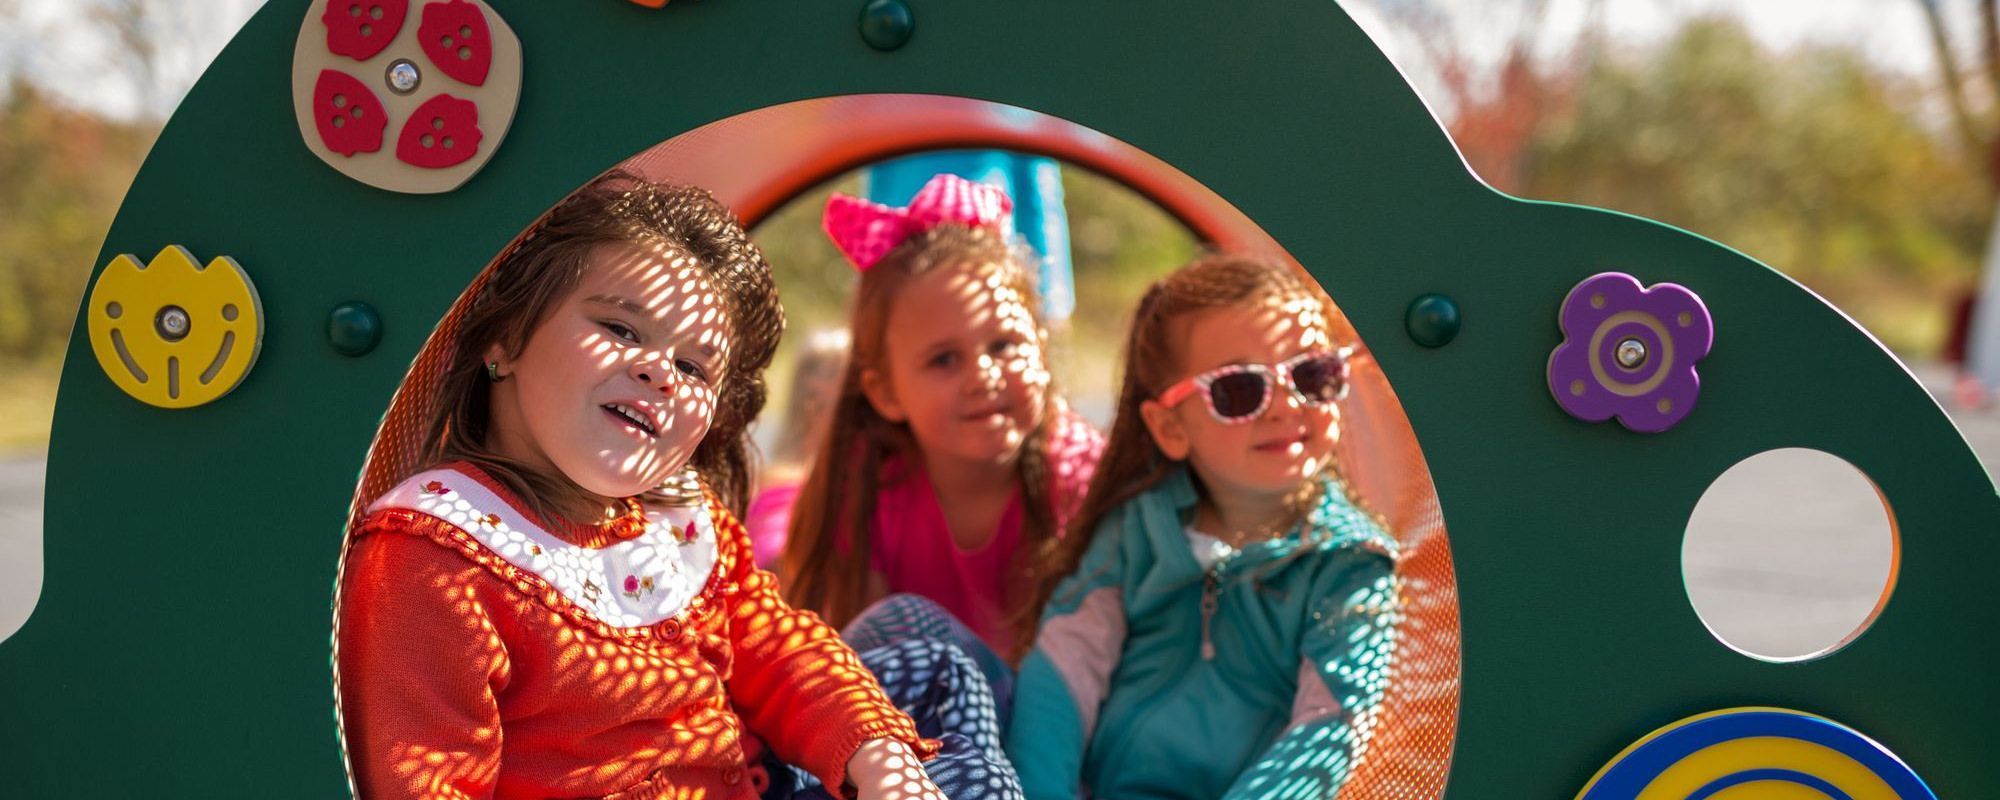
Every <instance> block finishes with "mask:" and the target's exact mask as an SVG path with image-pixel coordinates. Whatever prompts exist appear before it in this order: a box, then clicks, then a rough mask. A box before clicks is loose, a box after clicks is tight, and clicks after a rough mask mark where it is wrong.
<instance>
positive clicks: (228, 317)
mask: <svg viewBox="0 0 2000 800" xmlns="http://www.w3.org/2000/svg"><path fill="white" fill-rule="evenodd" d="M222 319H223V321H224V322H235V321H236V304H235V303H224V304H223V306H222Z"/></svg>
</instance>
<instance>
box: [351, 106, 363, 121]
mask: <svg viewBox="0 0 2000 800" xmlns="http://www.w3.org/2000/svg"><path fill="white" fill-rule="evenodd" d="M366 110H367V109H365V108H362V107H361V106H355V107H354V110H353V111H351V112H348V113H350V114H353V115H354V118H355V119H360V118H361V112H363V111H366Z"/></svg>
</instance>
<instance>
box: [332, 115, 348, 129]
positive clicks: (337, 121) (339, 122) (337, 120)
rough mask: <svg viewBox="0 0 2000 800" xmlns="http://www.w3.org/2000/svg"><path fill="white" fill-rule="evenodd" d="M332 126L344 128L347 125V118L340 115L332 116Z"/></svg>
mask: <svg viewBox="0 0 2000 800" xmlns="http://www.w3.org/2000/svg"><path fill="white" fill-rule="evenodd" d="M333 127H336V128H345V127H347V118H346V117H342V116H336V117H334V118H333Z"/></svg>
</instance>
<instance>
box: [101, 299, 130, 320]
mask: <svg viewBox="0 0 2000 800" xmlns="http://www.w3.org/2000/svg"><path fill="white" fill-rule="evenodd" d="M104 315H105V316H107V317H110V318H112V319H117V318H119V317H122V316H125V307H124V306H122V305H119V304H118V303H117V302H115V301H114V302H111V303H108V304H106V305H105V306H104Z"/></svg>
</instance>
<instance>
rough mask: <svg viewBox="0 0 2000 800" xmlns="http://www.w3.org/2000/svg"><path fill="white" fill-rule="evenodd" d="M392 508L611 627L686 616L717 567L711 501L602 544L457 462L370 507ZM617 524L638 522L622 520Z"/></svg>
mask: <svg viewBox="0 0 2000 800" xmlns="http://www.w3.org/2000/svg"><path fill="white" fill-rule="evenodd" d="M385 508H400V509H407V510H411V511H416V512H420V513H423V514H426V515H429V516H432V517H436V518H438V519H440V520H443V521H444V522H447V523H450V524H451V525H453V526H455V527H457V528H458V529H459V530H462V531H464V532H465V533H466V534H467V535H470V536H471V537H472V538H473V539H475V540H477V541H478V542H479V543H480V544H483V545H485V546H486V547H487V549H490V550H492V551H493V552H494V553H496V554H498V555H499V556H500V557H501V558H504V559H506V560H507V561H508V563H511V564H513V565H514V566H516V567H519V568H521V569H524V570H527V571H529V572H533V573H534V574H536V575H539V576H541V578H542V580H544V581H547V582H548V584H549V585H550V586H552V587H554V588H555V589H556V591H558V592H561V593H562V594H563V596H564V597H567V598H569V600H570V602H572V603H575V604H576V605H577V606H578V607H580V608H582V609H584V610H586V611H589V612H590V613H591V614H592V615H593V616H596V617H597V618H598V619H600V620H602V621H604V622H605V623H606V624H608V625H611V626H613V627H621V628H631V627H639V626H644V625H651V624H654V623H657V622H660V621H662V620H665V619H668V618H671V617H674V616H677V615H679V614H680V613H681V611H683V610H685V609H686V608H687V606H688V602H689V601H690V600H692V599H694V597H695V596H696V595H697V594H699V593H700V592H701V590H702V588H703V587H704V586H706V585H707V583H708V578H709V574H710V573H711V572H713V571H714V569H715V562H716V539H715V524H714V520H712V519H711V518H710V517H709V513H708V507H707V506H705V505H702V506H677V507H670V508H657V509H648V510H644V515H643V519H644V523H643V524H644V526H645V530H644V531H643V532H641V533H639V534H638V535H636V536H631V537H629V538H627V537H624V536H622V535H621V536H620V539H621V541H618V542H616V543H614V544H611V545H609V546H606V547H601V548H589V547H582V546H579V545H574V544H570V543H568V542H566V541H564V540H563V539H561V538H560V537H558V536H556V535H555V534H553V533H550V532H549V531H548V530H546V529H544V528H543V527H542V526H541V525H540V524H538V523H537V522H536V520H535V518H534V517H533V516H532V515H530V514H528V513H527V512H526V511H525V510H523V509H522V508H520V507H519V506H518V505H517V504H516V503H514V502H512V501H511V498H509V497H506V496H503V495H502V494H501V493H500V492H497V491H495V490H494V489H493V488H491V487H489V486H487V485H486V484H485V483H483V482H481V481H480V480H478V479H477V478H475V477H473V476H471V475H468V474H466V473H465V472H463V471H460V470H458V469H454V468H451V467H442V468H438V469H433V470H429V471H426V472H421V473H418V474H416V475H414V476H411V477H410V478H409V479H407V480H405V481H403V482H402V483H401V484H398V485H397V486H396V488H394V489H391V490H389V491H388V492H387V493H385V494H384V495H382V497H381V498H380V499H377V500H376V501H375V502H374V503H373V504H372V505H370V506H369V508H368V510H369V512H370V513H373V512H375V511H379V510H382V509H385ZM610 524H612V525H621V524H622V525H636V524H640V523H639V520H638V519H636V518H635V519H630V520H627V519H623V518H621V519H619V520H615V521H613V522H612V523H610ZM628 532H629V531H628Z"/></svg>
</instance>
